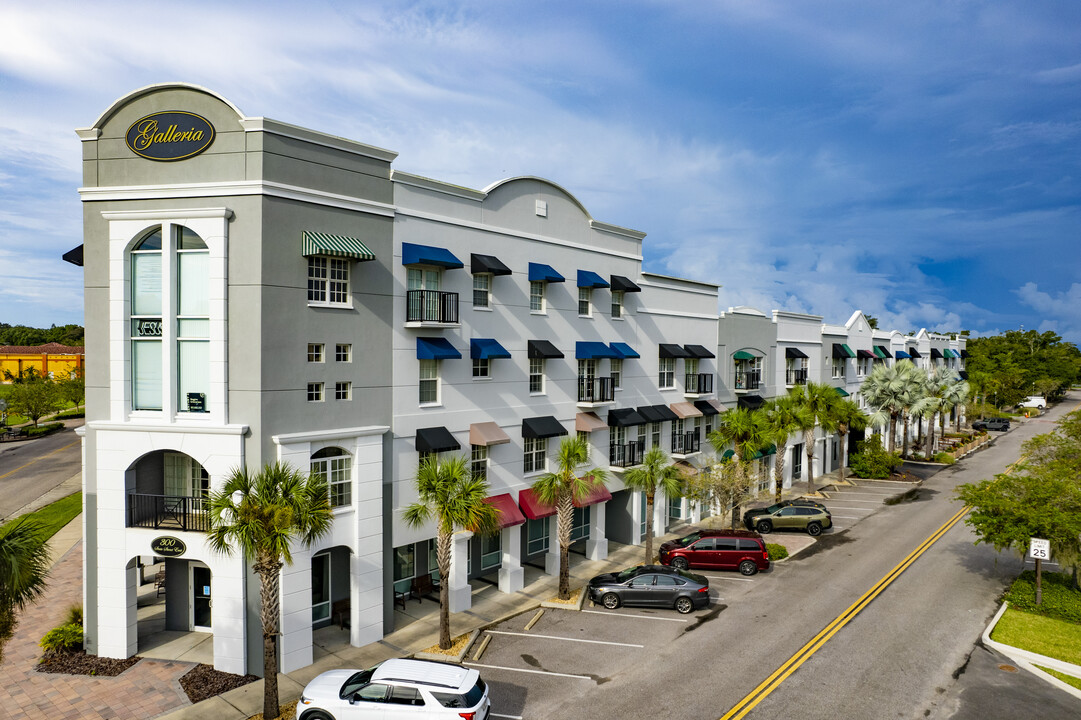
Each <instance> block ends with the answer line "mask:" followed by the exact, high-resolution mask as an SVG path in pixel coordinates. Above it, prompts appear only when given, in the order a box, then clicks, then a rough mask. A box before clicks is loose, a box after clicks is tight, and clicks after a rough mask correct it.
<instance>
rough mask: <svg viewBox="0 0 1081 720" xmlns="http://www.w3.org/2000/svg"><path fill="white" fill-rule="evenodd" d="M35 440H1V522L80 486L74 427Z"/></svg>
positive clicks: (71, 422)
mask: <svg viewBox="0 0 1081 720" xmlns="http://www.w3.org/2000/svg"><path fill="white" fill-rule="evenodd" d="M82 424H83V420H82V419H75V420H66V421H65V422H64V429H63V430H60V431H58V432H54V433H52V434H50V435H46V436H45V437H42V438H37V439H34V440H18V441H5V442H3V443H0V522H3V521H4V520H7V519H8V518H12V517H15V516H17V515H20V514H22V513H25V512H30V511H32V510H36V509H37V508H39V507H42V506H44V505H47V504H48V503H51V502H53V501H54V500H58V499H60V498H61V497H64V496H66V495H70V494H71V493H73V492H78V491H79V490H81V489H82V447H81V440H80V439H79V436H78V435H76V434H75V428H77V427H80V426H82Z"/></svg>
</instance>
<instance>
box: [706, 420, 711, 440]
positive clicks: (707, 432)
mask: <svg viewBox="0 0 1081 720" xmlns="http://www.w3.org/2000/svg"><path fill="white" fill-rule="evenodd" d="M705 421H706V422H705V430H706V434H705V438H706V439H707V440H708V439H709V434H710V433H711V432H713V416H712V415H707V416H706V417H705Z"/></svg>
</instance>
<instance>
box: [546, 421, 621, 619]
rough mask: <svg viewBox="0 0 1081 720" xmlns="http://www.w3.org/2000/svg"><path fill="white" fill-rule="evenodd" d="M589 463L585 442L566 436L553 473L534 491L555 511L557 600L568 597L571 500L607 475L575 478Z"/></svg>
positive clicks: (580, 497) (585, 493) (594, 471)
mask: <svg viewBox="0 0 1081 720" xmlns="http://www.w3.org/2000/svg"><path fill="white" fill-rule="evenodd" d="M587 462H589V446H588V445H587V444H586V442H585V441H584V440H582V439H581V438H579V437H577V436H575V437H565V438H563V440H562V441H561V442H560V443H559V456H558V457H557V458H556V468H557V470H556V471H555V472H554V473H551V472H549V473H545V474H544V475H542V476H541V477H540V478H539V479H538V480H537V481H536V482H535V483H533V492H534V493H535V494H536V496H537V499H538V500H540V501H541V502H542V503H544V504H545V505H552V506H554V507H555V509H556V531H557V532H556V534H557V536H558V538H559V599H560V600H567V599H569V598H570V596H571V586H570V572H571V565H570V547H571V525H572V524H573V522H574V501H575V500H583V499H585V498H586V497H588V496H589V494H590V493H591V492H592V491H593V488H594V487H597V486H598V485H599V486H601V487H604V483H605V480H606V479H607V477H608V474H607V473H606V472H605V471H604V470H601V469H599V468H592V469H590V470H588V471H586V472H584V473H582V474H581V475H578V468H579V467H580V466H582V465H585V464H586V463H587Z"/></svg>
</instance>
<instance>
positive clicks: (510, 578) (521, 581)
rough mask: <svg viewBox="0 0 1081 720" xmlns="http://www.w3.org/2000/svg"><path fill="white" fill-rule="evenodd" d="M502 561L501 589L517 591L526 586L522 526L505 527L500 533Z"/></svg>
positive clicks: (506, 591)
mask: <svg viewBox="0 0 1081 720" xmlns="http://www.w3.org/2000/svg"><path fill="white" fill-rule="evenodd" d="M499 547H500V549H501V550H502V561H501V563H500V565H499V590H500V592H505V593H515V592H518V591H519V590H521V589H522V588H523V587H525V573H524V572H523V571H522V528H521V526H519V525H515V526H513V527H506V528H503V529H502V530H501V531H500V533H499Z"/></svg>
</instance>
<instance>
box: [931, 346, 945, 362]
mask: <svg viewBox="0 0 1081 720" xmlns="http://www.w3.org/2000/svg"><path fill="white" fill-rule="evenodd" d="M931 358H932V359H934V360H941V359H943V357H942V351H941V350H939V349H938V348H931Z"/></svg>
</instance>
